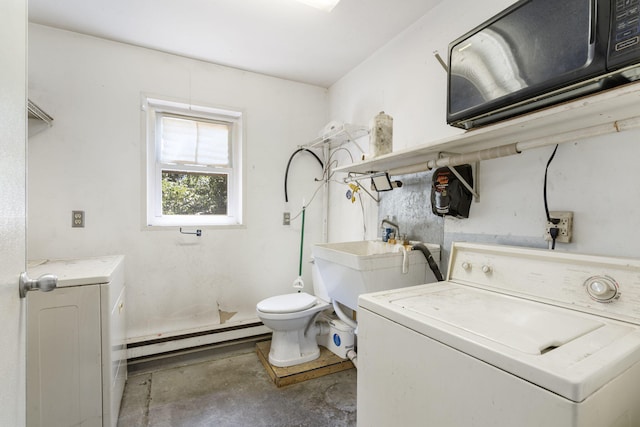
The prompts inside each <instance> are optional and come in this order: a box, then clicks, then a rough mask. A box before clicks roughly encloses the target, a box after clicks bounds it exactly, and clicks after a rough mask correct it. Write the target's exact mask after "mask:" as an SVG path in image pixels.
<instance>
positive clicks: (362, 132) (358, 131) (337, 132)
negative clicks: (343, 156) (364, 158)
mask: <svg viewBox="0 0 640 427" xmlns="http://www.w3.org/2000/svg"><path fill="white" fill-rule="evenodd" d="M367 135H369V128H367V127H366V126H358V125H352V124H350V123H344V124H336V125H333V126H329V128H328V129H325V130H324V131H323V134H322V135H320V136H319V137H317V138H316V139H314V140H313V141H310V142H309V143H307V144H305V145H303V146H302V147H301V148H316V147H318V146H325V145H328V146H330V147H331V148H336V147H337V146H340V145H342V144H345V143H347V142H356V140H357V139H359V138H362V137H363V136H367ZM356 145H357V144H356ZM357 147H358V148H359V149H360V151H362V147H360V146H359V145H357ZM362 152H363V153H364V151H362Z"/></svg>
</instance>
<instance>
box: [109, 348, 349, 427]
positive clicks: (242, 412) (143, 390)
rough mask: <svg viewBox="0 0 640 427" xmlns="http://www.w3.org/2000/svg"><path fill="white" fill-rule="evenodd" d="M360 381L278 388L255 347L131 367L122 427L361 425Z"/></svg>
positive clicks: (335, 378) (327, 379)
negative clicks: (358, 409)
mask: <svg viewBox="0 0 640 427" xmlns="http://www.w3.org/2000/svg"><path fill="white" fill-rule="evenodd" d="M356 376H357V375H356V370H355V369H349V370H346V371H342V372H338V373H335V374H331V375H326V376H324V377H321V378H316V379H312V380H308V381H304V382H301V383H298V384H293V385H290V386H285V387H281V388H278V387H276V386H275V384H274V383H273V381H272V380H271V378H270V377H269V375H268V374H267V372H266V371H265V369H264V367H263V366H262V364H261V363H260V361H259V360H258V356H257V355H256V352H255V347H254V345H253V344H252V345H245V346H242V347H239V348H234V349H232V350H224V351H219V350H217V351H214V352H209V353H201V354H199V355H197V356H187V357H181V358H174V359H171V360H165V361H161V362H156V363H147V364H145V365H144V366H130V367H129V379H128V380H127V384H126V386H125V390H124V397H123V400H122V406H121V409H120V418H119V420H118V427H147V426H152V427H180V426H185V427H186V426H189V427H199V426H202V427H205V426H207V427H208V426H220V427H227V426H229V427H236V426H239V427H244V426H269V427H275V426H277V427H294V426H305V427H307V426H308V427H314V426H317V427H324V426H331V427H340V426H355V425H356Z"/></svg>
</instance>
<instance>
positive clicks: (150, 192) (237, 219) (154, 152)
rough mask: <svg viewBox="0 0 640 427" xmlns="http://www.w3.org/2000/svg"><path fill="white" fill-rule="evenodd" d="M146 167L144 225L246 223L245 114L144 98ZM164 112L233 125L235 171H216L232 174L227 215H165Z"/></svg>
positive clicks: (229, 183) (185, 167) (177, 167)
mask: <svg viewBox="0 0 640 427" xmlns="http://www.w3.org/2000/svg"><path fill="white" fill-rule="evenodd" d="M142 113H143V123H144V132H143V138H144V139H143V142H144V144H143V146H144V148H145V155H144V156H143V158H144V159H145V164H144V168H143V169H144V172H145V173H144V177H143V179H144V185H143V188H144V189H145V193H146V194H145V198H144V209H143V210H144V225H145V226H146V227H147V228H154V227H156V228H157V227H180V226H203V227H207V226H212V227H237V226H242V225H243V224H244V223H243V217H244V215H243V207H244V205H245V203H244V199H245V188H244V181H245V180H244V173H245V172H244V167H243V166H244V151H245V150H244V138H243V130H244V129H243V120H242V119H243V116H244V114H243V112H242V111H239V110H230V109H222V108H216V107H208V106H203V105H192V104H189V103H187V102H180V101H175V100H167V99H160V98H156V97H149V96H146V95H143V96H142ZM160 113H167V114H177V115H182V116H186V117H193V118H201V119H206V120H214V121H218V122H225V123H230V124H231V126H232V127H231V138H232V140H231V162H232V163H231V164H232V167H231V168H216V169H215V172H216V173H226V174H228V186H229V187H228V190H227V215H166V216H163V215H162V205H161V203H162V200H161V197H162V188H161V181H162V169H163V168H162V165H161V164H160V162H159V161H158V157H159V156H158V155H159V153H158V149H157V141H156V136H157V135H158V127H159V126H158V123H159V120H157V118H158V115H159V114H160ZM165 169H167V170H176V171H185V172H190V171H191V172H194V171H197V172H202V170H201V169H198V168H196V167H190V166H182V165H181V166H176V165H171V166H170V167H167V168H165Z"/></svg>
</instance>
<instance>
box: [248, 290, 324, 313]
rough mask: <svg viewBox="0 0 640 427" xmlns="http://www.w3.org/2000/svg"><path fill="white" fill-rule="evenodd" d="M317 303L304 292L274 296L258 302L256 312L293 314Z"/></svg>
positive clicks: (315, 299) (311, 296)
mask: <svg viewBox="0 0 640 427" xmlns="http://www.w3.org/2000/svg"><path fill="white" fill-rule="evenodd" d="M317 302H318V300H317V298H316V297H314V296H313V295H309V294H308V293H306V292H299V293H293V294H285V295H276V296H274V297H270V298H267V299H264V300H262V301H260V302H259V303H258V305H257V307H256V308H257V309H258V311H261V312H263V313H275V314H278V313H280V314H284V313H295V312H298V311H304V310H306V309H308V308H311V307H313V306H314V305H316V303H317Z"/></svg>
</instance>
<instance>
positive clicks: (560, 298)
mask: <svg viewBox="0 0 640 427" xmlns="http://www.w3.org/2000/svg"><path fill="white" fill-rule="evenodd" d="M358 305H359V309H358V328H359V334H358V425H359V426H363V427H365V426H376V427H377V426H433V427H453V426H460V427H471V426H483V427H484V426H486V427H500V426H505V427H512V426H514V427H515V426H518V427H524V426H531V427H540V426H557V427H560V426H561V427H637V426H640V260H636V259H621V258H606V257H600V256H588V255H576V254H570V253H566V252H557V251H553V252H552V251H546V250H538V249H527V248H516V247H506V246H493V245H480V244H469V243H454V245H453V246H452V251H451V259H450V265H449V270H448V276H447V281H445V282H439V283H432V284H428V285H420V286H414V287H409V288H403V289H396V290H391V291H383V292H376V293H371V294H365V295H362V296H361V297H360V298H359V304H358Z"/></svg>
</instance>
